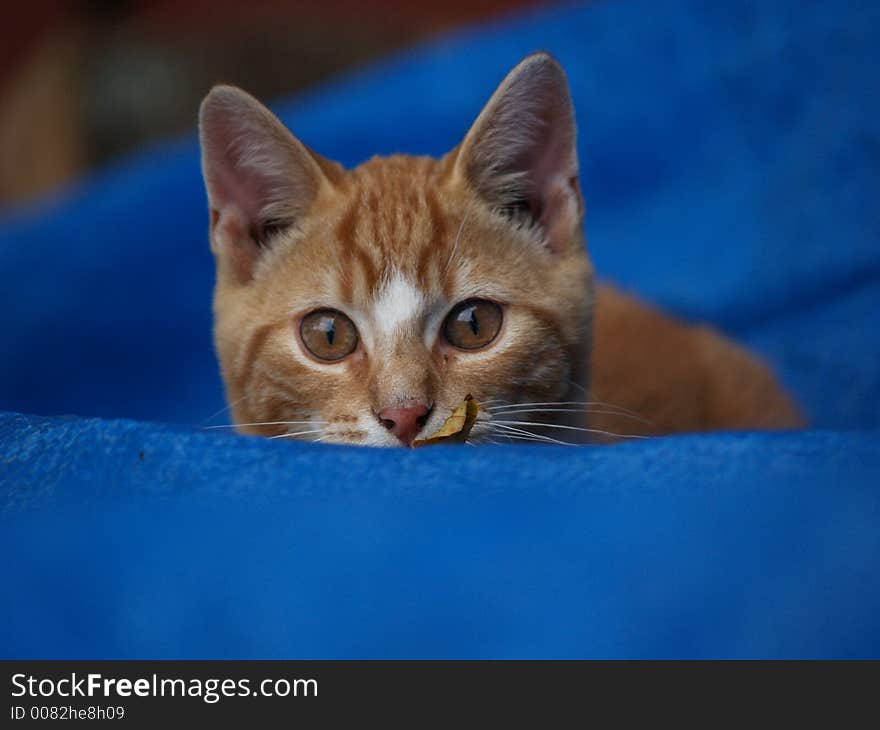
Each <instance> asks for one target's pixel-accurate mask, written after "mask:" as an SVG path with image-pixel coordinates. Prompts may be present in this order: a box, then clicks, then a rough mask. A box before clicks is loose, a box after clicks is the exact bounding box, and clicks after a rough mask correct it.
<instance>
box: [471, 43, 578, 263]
mask: <svg viewBox="0 0 880 730" xmlns="http://www.w3.org/2000/svg"><path fill="white" fill-rule="evenodd" d="M455 170H456V172H457V173H458V174H459V175H460V176H461V177H463V178H464V179H465V180H467V181H468V183H469V184H470V185H471V186H472V187H473V188H474V189H475V190H476V191H477V193H478V194H479V195H480V196H481V197H482V198H483V199H484V200H485V201H486V202H487V203H488V204H489V205H490V206H491V207H493V208H494V209H496V210H498V211H500V212H502V213H505V214H509V215H512V216H514V217H516V216H521V215H527V216H529V217H530V218H531V220H532V221H534V222H535V223H536V224H538V226H539V227H540V229H541V231H542V233H543V236H544V240H545V242H546V244H547V245H548V247H549V248H550V249H551V250H553V251H556V252H560V251H563V250H564V249H565V248H567V247H568V246H569V245H571V244H572V242H573V241H577V240H579V239H578V237H577V236H575V232H576V230H577V228H578V226H580V222H581V216H582V215H583V201H582V199H581V193H580V186H579V184H578V160H577V148H576V129H575V121H574V108H573V107H572V103H571V96H570V95H569V91H568V82H567V81H566V78H565V72H564V71H563V70H562V67H561V66H560V65H559V63H558V62H557V61H556V60H555V59H554V58H553V57H552V56H550V55H548V54H546V53H535V54H533V55H531V56H528V57H527V58H526V59H525V60H523V61H521V62H520V63H519V65H518V66H516V67H515V68H514V69H513V70H512V71H511V72H510V73H509V74H508V75H507V78H505V79H504V81H502V82H501V85H500V86H499V87H498V89H497V91H496V92H495V93H494V94H493V95H492V98H491V99H490V100H489V103H488V104H486V106H485V107H484V109H483V111H482V112H481V113H480V116H479V117H477V120H476V121H475V122H474V124H473V126H472V127H471V129H470V131H469V132H468V133H467V135H466V136H465V138H464V141H463V142H462V143H461V145H460V147H459V149H458V154H457V157H456V161H455Z"/></svg>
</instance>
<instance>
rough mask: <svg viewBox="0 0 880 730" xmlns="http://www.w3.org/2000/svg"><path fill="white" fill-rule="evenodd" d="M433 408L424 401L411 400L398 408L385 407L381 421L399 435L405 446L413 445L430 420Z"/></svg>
mask: <svg viewBox="0 0 880 730" xmlns="http://www.w3.org/2000/svg"><path fill="white" fill-rule="evenodd" d="M430 412H431V409H430V408H428V406H426V405H425V404H424V403H417V402H415V401H411V402H409V403H406V404H404V405H403V406H401V407H398V408H383V409H382V410H381V411H379V421H381V423H382V425H383V426H385V428H387V429H388V430H389V431H391V433H393V434H394V435H395V436H397V438H398V439H400V441H401V442H402V443H403V445H404V446H412V442H413V440H414V439H415V437H416V435H417V434H418V432H419V431H421V430H422V427H423V426H424V425H425V423H426V422H427V420H428V415H429V414H430Z"/></svg>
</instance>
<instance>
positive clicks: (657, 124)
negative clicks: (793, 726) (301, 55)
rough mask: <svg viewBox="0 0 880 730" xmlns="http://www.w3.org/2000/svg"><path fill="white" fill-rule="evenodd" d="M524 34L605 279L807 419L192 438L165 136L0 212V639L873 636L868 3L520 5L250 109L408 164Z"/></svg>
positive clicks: (181, 204) (192, 237)
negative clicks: (570, 140)
mask: <svg viewBox="0 0 880 730" xmlns="http://www.w3.org/2000/svg"><path fill="white" fill-rule="evenodd" d="M540 48H544V49H547V50H549V51H550V52H552V53H553V54H554V55H556V56H557V57H558V58H559V59H560V60H561V61H562V63H563V65H564V66H565V67H566V69H567V71H568V73H569V76H570V82H571V87H572V93H573V97H574V101H575V104H576V107H577V110H578V120H579V128H580V142H579V144H580V154H581V161H582V175H583V187H584V190H585V197H586V201H587V208H588V219H587V223H586V230H587V238H588V245H589V247H590V249H591V253H592V255H593V257H594V260H595V262H596V264H597V268H598V269H599V271H600V273H601V274H602V275H604V276H606V277H608V278H611V279H613V280H615V281H617V282H619V283H621V284H622V285H624V286H625V287H627V288H629V289H632V290H634V291H637V292H638V293H639V294H641V295H642V296H643V297H644V298H646V299H649V300H651V301H654V302H656V303H658V304H659V305H661V306H663V307H665V308H666V309H668V310H670V311H673V312H675V313H677V314H679V315H680V316H682V317H685V318H688V319H692V320H700V321H709V322H712V323H714V324H715V325H716V326H718V327H720V328H721V329H723V330H725V331H726V332H728V333H729V334H730V335H732V336H733V337H735V338H737V339H739V340H741V341H743V342H746V343H747V344H748V345H750V346H751V347H752V348H754V349H755V350H757V351H759V352H761V353H762V354H763V355H764V356H765V357H766V358H767V359H768V360H769V361H770V362H771V363H772V364H773V366H774V367H775V368H776V369H777V371H778V373H779V374H780V377H781V379H782V380H783V381H784V382H785V384H786V385H787V386H788V387H789V388H790V389H791V390H792V392H793V393H794V394H795V395H796V396H797V398H798V399H799V400H800V402H801V403H802V404H803V406H804V408H805V410H806V411H807V412H808V414H809V416H810V419H811V428H810V429H809V430H805V431H801V432H793V433H785V434H760V433H749V434H713V435H701V436H688V437H676V438H666V439H657V440H651V441H646V442H639V443H628V444H623V445H619V446H613V447H603V448H587V447H584V448H563V447H558V448H557V447H547V448H538V447H486V448H482V449H464V448H436V449H427V450H424V451H416V452H403V451H393V452H389V451H371V450H362V449H355V448H346V447H329V446H323V445H309V444H291V443H283V444H282V443H274V442H268V441H264V440H257V439H249V438H243V437H238V436H235V435H232V434H226V433H223V432H222V430H220V431H205V430H204V429H203V428H202V427H203V426H204V425H206V424H209V423H222V422H223V419H224V415H225V414H223V413H222V412H221V413H218V411H221V409H222V408H223V407H224V403H223V399H222V393H221V388H220V381H219V377H218V373H217V366H216V363H215V360H214V357H213V352H212V347H211V339H210V297H211V287H212V283H213V282H212V262H211V259H210V254H209V251H208V246H207V230H206V229H207V212H206V203H205V199H204V193H203V190H202V185H201V180H200V176H199V166H198V151H197V147H196V143H195V140H194V138H193V137H192V136H188V137H186V138H184V139H181V140H179V141H177V142H174V143H169V144H164V145H161V146H158V147H155V148H153V149H151V150H149V151H147V152H145V153H143V154H142V155H141V156H139V157H136V158H132V159H129V160H127V161H125V162H124V163H122V164H120V165H118V166H116V167H114V168H111V169H107V170H104V171H102V172H101V173H99V174H97V175H94V176H92V177H91V178H89V179H87V180H84V181H82V182H80V183H79V184H77V185H75V186H73V187H72V188H70V189H68V190H65V191H63V192H62V193H60V194H57V195H55V196H53V197H52V198H50V199H46V200H41V201H40V202H39V203H38V204H34V205H32V206H30V207H29V209H27V210H17V211H7V212H6V213H5V214H3V215H2V216H0V282H2V287H0V321H2V326H3V332H4V337H3V344H2V346H0V347H2V349H0V353H2V356H0V409H3V410H6V411H8V413H7V414H5V415H0V488H2V490H3V499H4V505H3V508H2V509H3V517H2V522H0V551H2V553H0V554H2V555H4V556H5V557H4V559H3V560H2V561H0V584H2V585H3V600H2V601H0V655H2V656H5V657H119V658H124V657H303V658H307V657H315V658H321V657H350V658H357V657H404V656H406V657H591V656H604V657H681V656H687V657H706V656H711V657H820V656H834V657H852V656H875V657H876V656H880V575H878V572H880V569H878V566H880V448H878V445H877V443H878V436H880V206H878V200H880V195H878V193H880V102H878V101H877V99H876V94H874V93H873V92H874V89H875V87H876V68H877V67H878V63H880V50H878V48H880V6H878V5H877V4H876V3H867V2H859V1H858V0H847V1H842V2H839V3H834V4H830V3H826V2H822V1H821V0H765V1H764V2H761V3H741V2H733V1H732V0H731V1H730V2H718V3H700V2H687V1H686V0H669V2H666V3H663V4H662V5H658V4H657V3H654V2H651V0H627V1H621V2H598V3H590V4H589V5H588V6H587V7H580V6H577V5H565V6H559V7H550V8H547V9H542V10H540V11H531V12H528V13H525V14H520V15H517V16H514V17H510V18H507V19H504V20H503V21H499V22H494V23H491V24H487V25H483V26H480V27H478V28H475V29H474V30H472V31H468V32H465V33H460V34H458V35H455V36H452V37H446V38H443V39H440V40H438V41H435V42H432V43H431V44H429V45H427V46H423V47H420V48H417V49H414V50H411V51H407V52H404V53H401V54H398V55H397V56H395V57H393V58H390V59H388V60H387V61H385V62H382V63H380V64H378V65H374V66H371V67H370V68H367V69H365V70H362V71H360V72H358V73H355V74H352V75H348V76H346V77H345V78H341V79H339V80H337V81H334V82H332V83H329V84H325V85H323V86H321V87H320V88H317V89H315V90H313V91H312V92H310V93H307V94H304V95H301V96H299V97H298V98H296V99H294V100H291V101H288V102H284V103H281V104H278V105H277V106H276V107H275V108H276V110H277V111H278V113H279V114H280V116H281V117H282V119H284V120H285V121H286V122H287V123H288V124H289V125H290V126H291V128H292V129H293V130H294V132H295V133H296V134H297V135H298V136H299V137H300V138H301V139H303V141H305V142H306V143H307V144H309V145H310V146H311V147H314V148H316V149H318V150H319V151H321V152H322V153H324V154H326V155H327V156H330V157H335V158H337V159H339V160H340V161H342V162H343V163H345V164H348V165H351V164H356V163H357V162H359V161H361V160H363V159H365V158H366V157H368V156H370V155H372V154H374V153H380V154H384V153H391V152H398V151H403V152H411V153H427V154H439V153H442V152H443V151H445V150H446V149H448V148H450V147H451V146H453V145H454V144H455V143H456V142H457V141H458V139H459V138H460V137H461V136H462V134H463V133H464V132H465V131H466V129H467V127H468V126H469V124H470V122H471V121H472V119H473V118H474V116H475V115H476V113H477V112H478V111H479V109H480V107H481V106H482V104H483V103H484V102H485V100H486V98H487V97H488V95H489V94H490V93H491V91H492V90H493V89H494V87H495V85H496V84H497V82H498V81H499V80H500V79H501V78H502V77H503V76H504V74H505V72H506V71H507V70H508V68H509V67H511V66H512V65H513V64H515V63H516V61H517V60H519V58H520V57H521V56H523V55H525V54H527V53H528V52H531V51H533V50H536V49H540ZM194 113H195V110H194ZM18 413H27V414H33V415H18ZM67 413H73V414H76V415H75V416H66V415H61V414H67ZM149 422H153V424H155V425H153V424H151V423H149ZM159 424H161V425H159Z"/></svg>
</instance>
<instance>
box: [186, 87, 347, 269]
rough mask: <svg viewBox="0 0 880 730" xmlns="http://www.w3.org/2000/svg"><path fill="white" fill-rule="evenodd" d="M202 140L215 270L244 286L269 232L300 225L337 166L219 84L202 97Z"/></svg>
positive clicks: (271, 116)
mask: <svg viewBox="0 0 880 730" xmlns="http://www.w3.org/2000/svg"><path fill="white" fill-rule="evenodd" d="M199 141H200V142H201V147H202V174H203V175H204V178H205V187H206V189H207V192H208V204H209V206H210V208H211V248H212V250H213V251H214V253H215V255H216V256H217V259H218V272H219V273H221V274H224V275H225V274H226V273H229V274H231V275H232V276H233V277H234V278H235V279H236V280H238V281H239V282H242V283H244V282H247V281H248V280H249V279H250V278H251V276H252V274H253V269H254V266H255V264H256V262H257V260H258V259H259V257H260V255H261V253H262V250H263V249H264V248H265V247H266V245H267V243H268V242H269V239H270V238H271V234H272V232H273V231H275V230H277V229H280V228H286V227H288V226H291V225H295V224H297V223H298V222H300V220H301V219H302V218H303V217H304V216H305V215H306V214H307V213H308V211H309V209H310V207H311V205H312V203H313V202H314V200H315V198H316V197H317V195H318V193H319V191H320V190H321V187H322V186H323V185H327V184H328V183H329V179H330V177H333V176H334V175H338V171H337V168H338V165H335V163H331V162H329V161H327V160H323V159H321V158H319V157H318V155H316V154H314V153H313V152H311V151H310V150H308V149H307V148H306V147H305V145H303V144H302V142H300V141H299V140H298V139H297V138H296V137H294V136H293V135H292V134H291V133H290V132H289V131H288V130H287V128H286V127H285V126H284V125H283V124H282V123H281V121H280V120H279V119H278V117H276V116H275V115H274V114H273V113H272V112H270V111H269V110H268V109H267V108H266V107H265V106H263V105H262V104H261V103H260V102H259V101H257V100H256V99H255V98H254V97H252V96H251V95H250V94H247V93H245V92H244V91H242V90H241V89H238V88H235V87H233V86H216V87H214V88H213V89H212V90H211V93H209V94H208V96H207V97H205V100H204V101H203V102H202V106H201V109H200V110H199ZM338 169H341V168H338Z"/></svg>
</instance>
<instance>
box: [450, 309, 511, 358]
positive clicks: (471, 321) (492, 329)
mask: <svg viewBox="0 0 880 730" xmlns="http://www.w3.org/2000/svg"><path fill="white" fill-rule="evenodd" d="M501 319H502V315H501V307H499V306H498V305H497V304H495V302H490V301H487V300H485V299H468V300H467V301H465V302H461V303H460V304H456V305H455V308H454V309H453V310H452V311H451V312H450V313H449V314H448V315H447V317H446V321H445V322H444V323H443V333H444V334H445V335H446V339H447V340H448V341H449V344H451V345H454V346H455V347H458V348H460V349H462V350H478V349H479V348H481V347H485V346H486V345H488V344H489V343H490V342H492V340H494V339H495V337H496V335H497V334H498V330H500V329H501Z"/></svg>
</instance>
